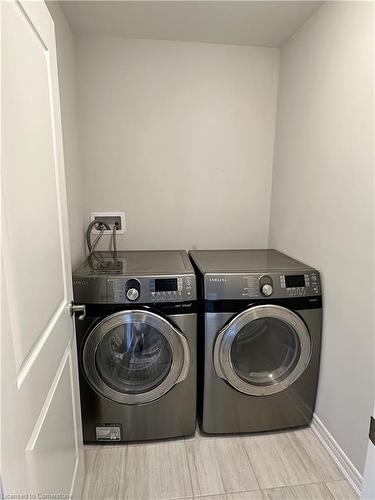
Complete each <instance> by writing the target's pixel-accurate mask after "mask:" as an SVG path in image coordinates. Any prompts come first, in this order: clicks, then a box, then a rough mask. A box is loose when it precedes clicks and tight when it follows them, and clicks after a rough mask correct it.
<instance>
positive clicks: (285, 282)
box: [204, 269, 321, 300]
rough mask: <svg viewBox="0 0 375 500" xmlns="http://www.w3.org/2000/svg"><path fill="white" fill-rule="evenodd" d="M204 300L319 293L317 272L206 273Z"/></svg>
mask: <svg viewBox="0 0 375 500" xmlns="http://www.w3.org/2000/svg"><path fill="white" fill-rule="evenodd" d="M204 294H205V299H207V300H237V299H250V298H252V299H265V298H275V299H282V298H288V297H314V296H319V295H321V284H320V275H319V272H318V271H316V270H314V269H305V270H301V271H285V272H278V273H267V274H266V273H265V274H262V273H246V274H245V273H238V274H237V273H228V274H206V275H205V276H204Z"/></svg>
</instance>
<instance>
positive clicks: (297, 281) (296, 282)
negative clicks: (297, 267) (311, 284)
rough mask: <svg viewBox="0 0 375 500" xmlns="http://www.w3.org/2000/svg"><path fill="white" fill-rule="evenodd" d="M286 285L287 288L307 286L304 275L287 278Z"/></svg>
mask: <svg viewBox="0 0 375 500" xmlns="http://www.w3.org/2000/svg"><path fill="white" fill-rule="evenodd" d="M285 284H286V287H287V288H294V287H300V286H305V276H304V275H303V274H294V275H289V276H285Z"/></svg>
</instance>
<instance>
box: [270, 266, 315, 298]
mask: <svg viewBox="0 0 375 500" xmlns="http://www.w3.org/2000/svg"><path fill="white" fill-rule="evenodd" d="M280 287H281V288H282V289H285V290H286V294H287V296H288V297H301V296H304V295H319V294H320V281H319V273H318V272H315V271H313V272H307V273H303V274H281V275H280Z"/></svg>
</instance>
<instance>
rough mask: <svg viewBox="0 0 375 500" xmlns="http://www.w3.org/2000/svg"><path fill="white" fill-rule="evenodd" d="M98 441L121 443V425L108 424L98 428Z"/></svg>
mask: <svg viewBox="0 0 375 500" xmlns="http://www.w3.org/2000/svg"><path fill="white" fill-rule="evenodd" d="M96 440H97V441H121V425H119V424H108V425H104V426H103V425H101V426H97V427H96Z"/></svg>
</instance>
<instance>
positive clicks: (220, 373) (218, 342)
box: [214, 328, 227, 380]
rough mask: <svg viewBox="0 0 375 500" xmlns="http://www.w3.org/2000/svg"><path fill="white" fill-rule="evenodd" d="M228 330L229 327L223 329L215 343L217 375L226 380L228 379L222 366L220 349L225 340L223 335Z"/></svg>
mask: <svg viewBox="0 0 375 500" xmlns="http://www.w3.org/2000/svg"><path fill="white" fill-rule="evenodd" d="M226 331H227V328H224V329H223V330H221V332H220V333H219V335H218V336H217V337H216V340H215V345H214V367H215V371H216V375H217V376H218V377H220V378H222V379H224V380H227V378H226V376H225V375H224V372H223V369H222V367H221V361H220V349H221V341H222V340H223V337H224V335H225V332H226Z"/></svg>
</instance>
